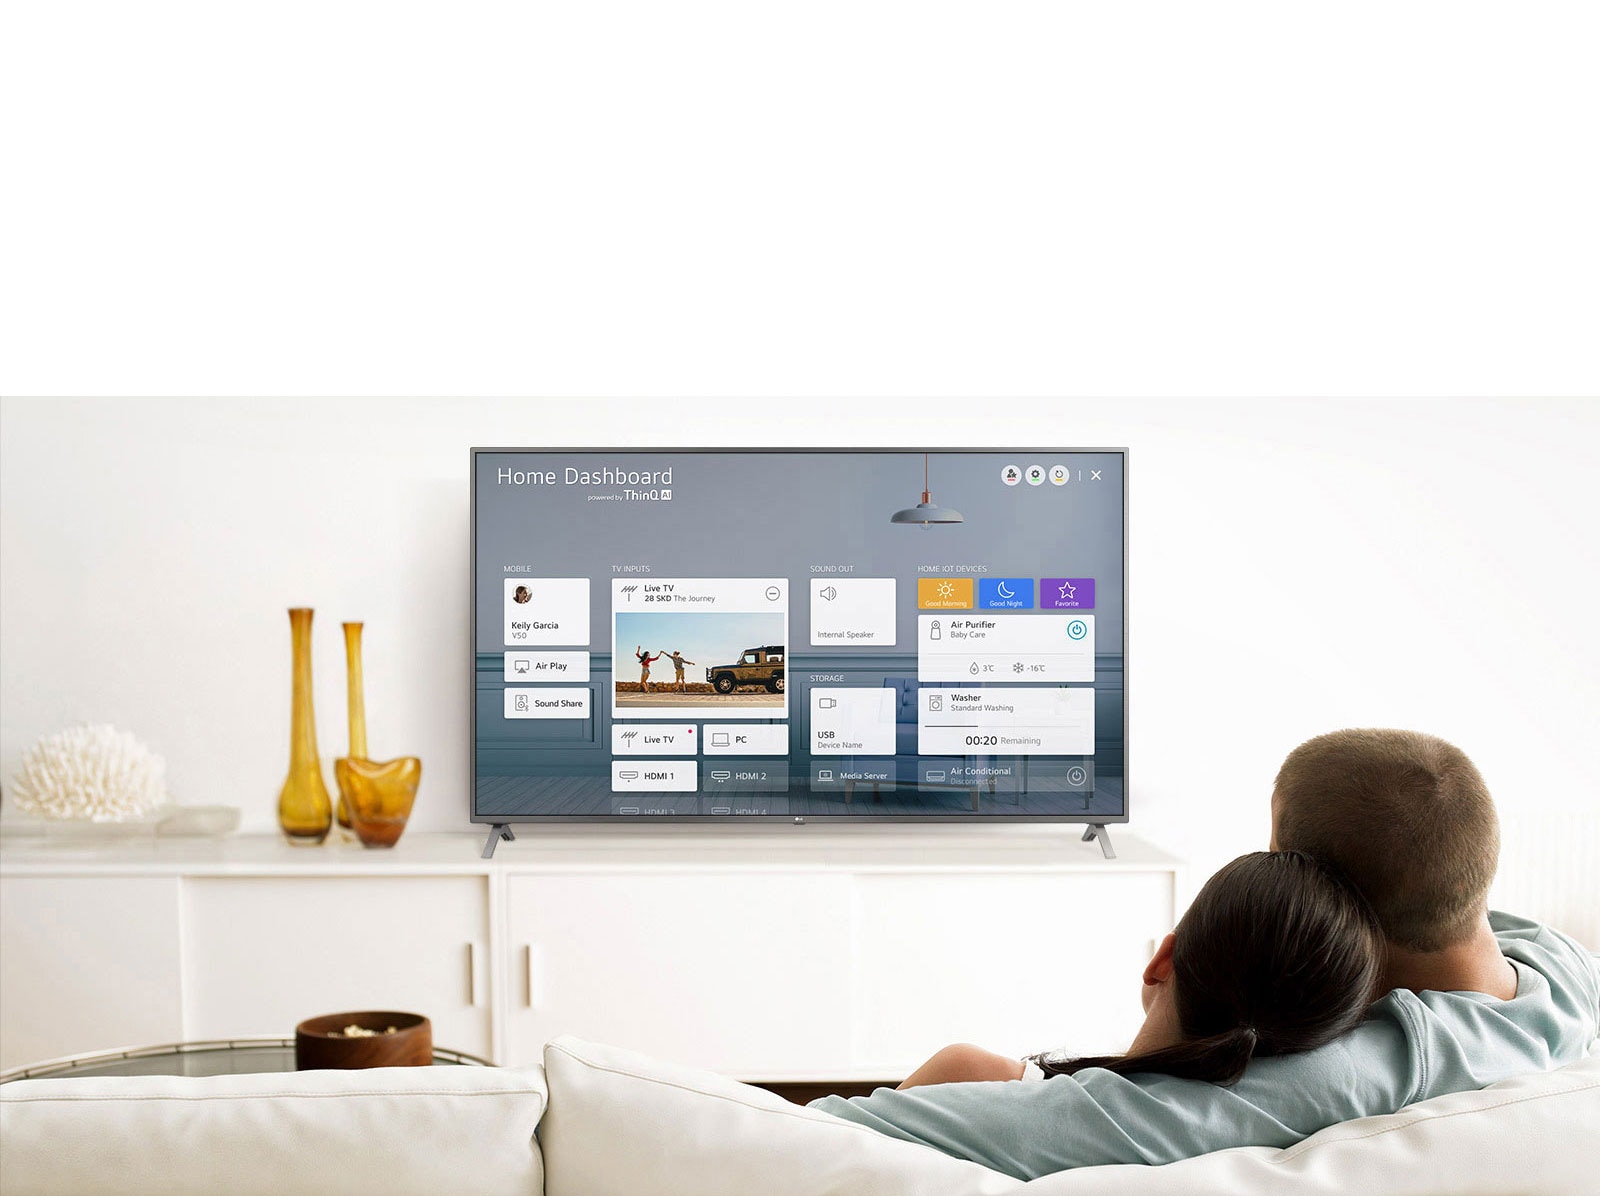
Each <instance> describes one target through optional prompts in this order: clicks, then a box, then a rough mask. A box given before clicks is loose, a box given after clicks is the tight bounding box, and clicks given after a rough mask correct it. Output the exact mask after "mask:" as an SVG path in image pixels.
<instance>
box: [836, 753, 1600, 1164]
mask: <svg viewBox="0 0 1600 1196" xmlns="http://www.w3.org/2000/svg"><path fill="white" fill-rule="evenodd" d="M1272 811H1273V831H1272V845H1273V847H1275V848H1281V849H1284V850H1291V849H1293V850H1302V851H1307V852H1310V853H1312V854H1315V855H1317V856H1318V857H1320V858H1322V859H1324V860H1326V861H1328V862H1330V863H1332V864H1334V865H1335V866H1337V867H1338V868H1340V869H1341V870H1342V871H1344V872H1345V873H1346V874H1347V875H1348V876H1349V877H1350V878H1351V879H1352V880H1353V881H1354V882H1355V883H1356V884H1357V885H1358V886H1359V887H1361V889H1362V890H1363V892H1364V893H1365V894H1366V896H1367V898H1368V901H1369V902H1370V904H1371V905H1372V907H1373V909H1374V912H1375V913H1376V914H1377V916H1378V920H1379V922H1380V924H1381V925H1382V927H1383V929H1384V934H1385V937H1386V940H1387V942H1386V946H1385V955H1386V958H1385V961H1384V966H1385V974H1386V977H1387V979H1388V981H1389V983H1390V984H1391V985H1392V986H1393V988H1392V991H1390V992H1388V993H1387V994H1386V995H1385V996H1383V997H1381V998H1380V999H1379V1000H1377V1001H1375V1002H1374V1003H1373V1004H1372V1006H1371V1007H1370V1008H1369V1011H1368V1019H1367V1021H1365V1022H1364V1023H1363V1024H1362V1025H1360V1026H1358V1027H1357V1028H1356V1029H1355V1030H1353V1031H1351V1032H1350V1033H1349V1034H1347V1035H1345V1036H1344V1037H1343V1038H1340V1039H1337V1040H1335V1041H1334V1042H1332V1043H1329V1044H1328V1045H1326V1046H1323V1047H1319V1048H1317V1049H1316V1050H1314V1051H1307V1052H1305V1053H1303V1054H1297V1055H1282V1056H1271V1057H1257V1058H1254V1059H1252V1060H1251V1062H1250V1065H1249V1067H1248V1068H1247V1070H1246V1072H1245V1075H1244V1077H1243V1078H1242V1079H1241V1080H1240V1081H1239V1082H1238V1083H1237V1084H1235V1085H1233V1086H1232V1087H1230V1088H1223V1087H1218V1086H1216V1085H1212V1084H1206V1083H1202V1082H1199V1081H1194V1080H1181V1079H1176V1078H1174V1077H1171V1076H1163V1075H1146V1074H1134V1075H1128V1076H1122V1075H1117V1074H1114V1073H1112V1072H1109V1071H1105V1070H1102V1069H1097V1068H1091V1069H1086V1070H1084V1071H1080V1072H1078V1073H1077V1074H1075V1075H1071V1076H1057V1077H1053V1078H1051V1079H1048V1080H1044V1081H1043V1082H1038V1083H981V1082H979V1083H974V1082H970V1081H986V1080H987V1081H992V1080H1018V1079H1022V1078H1024V1076H1025V1074H1026V1073H1027V1071H1028V1065H1027V1064H1025V1063H1024V1062H1021V1061H1018V1060H1015V1059H1007V1058H1004V1057H1002V1056H998V1055H994V1054H991V1053H990V1052H987V1051H983V1050H981V1049H980V1048H977V1047H973V1046H969V1045H966V1044H961V1045H958V1046H954V1047H947V1048H945V1049H944V1050H943V1051H940V1052H939V1053H938V1054H936V1055H935V1056H934V1057H933V1058H932V1059H930V1060H929V1061H928V1062H927V1063H926V1064H924V1065H923V1066H922V1067H921V1068H919V1069H918V1070H917V1071H916V1072H915V1073H914V1074H913V1075H912V1076H911V1078H910V1079H908V1080H907V1081H906V1085H907V1087H906V1088H905V1089H904V1090H890V1089H879V1090H878V1091H877V1092H875V1093H874V1094H873V1095H872V1096H870V1097H856V1098H854V1099H852V1100H849V1101H846V1100H843V1099H841V1098H839V1097H824V1098H823V1099H822V1100H820V1101H815V1102H813V1105H814V1107H816V1108H819V1109H823V1110H825V1111H826V1112H829V1113H833V1114H835V1115H837V1116H840V1117H845V1118H848V1119H849V1120H852V1121H857V1122H860V1123H862V1124H864V1125H868V1126H871V1127H872V1128H874V1129H878V1130H880V1131H882V1132H884V1133H887V1134H891V1135H893V1136H895V1137H899V1138H905V1139H908V1140H910V1141H913V1142H922V1143H924V1144H926V1145H930V1146H933V1147H935V1148H937V1149H939V1150H942V1151H944V1152H945V1153H947V1154H952V1155H955V1156H956V1157H959V1158H968V1159H973V1160H975V1161H977V1162H980V1163H983V1164H984V1165H986V1166H989V1167H991V1168H994V1169H995V1170H998V1171H1003V1172H1006V1173H1007V1174H1010V1175H1014V1176H1016V1177H1018V1178H1021V1179H1032V1178H1035V1177H1037V1176H1039V1175H1046V1174H1049V1173H1051V1172H1053V1171H1060V1170H1065V1169H1067V1168H1069V1167H1081V1166H1090V1165H1095V1164H1102V1163H1152V1164H1159V1163H1169V1162H1175V1161H1177V1160H1179V1159H1184V1158H1190V1157H1192V1156H1194V1155H1200V1154H1207V1153H1210V1152H1211V1151H1214V1150H1221V1149H1224V1148H1226V1147H1231V1146H1278V1147H1283V1146H1289V1145H1292V1144H1293V1143H1295V1142H1298V1141H1300V1140H1301V1139H1302V1138H1305V1137H1307V1136H1309V1135H1310V1134H1313V1133H1315V1132H1316V1131H1317V1130H1319V1129H1322V1128H1323V1127H1325V1126H1329V1125H1334V1124H1336V1123H1338V1122H1341V1121H1348V1120H1351V1119H1353V1118H1357V1117H1368V1116H1375V1115H1377V1114H1382V1113H1392V1112H1394V1111H1395V1110H1397V1109H1400V1108H1402V1107H1404V1106H1405V1105H1408V1104H1414V1103H1415V1102H1417V1101H1420V1100H1426V1099H1428V1098H1430V1097H1434V1096H1440V1095H1443V1094H1445V1093H1447V1092H1461V1091H1467V1090H1471V1089H1477V1088H1482V1087H1485V1086H1487V1085H1489V1084H1492V1083H1495V1082H1496V1081H1498V1080H1503V1079H1507V1078H1509V1077H1511V1076H1514V1075H1519V1074H1523V1073H1527V1072H1536V1071H1543V1070H1546V1069H1548V1068H1551V1067H1557V1066H1560V1065H1561V1064H1564V1063H1570V1062H1572V1061H1574V1060H1576V1059H1579V1058H1581V1057H1582V1056H1583V1054H1584V1053H1585V1051H1586V1050H1587V1048H1588V1045H1589V1043H1590V1042H1592V1041H1593V1040H1594V1038H1595V1036H1596V1034H1597V1033H1600V977H1597V975H1596V973H1595V969H1594V966H1593V964H1592V962H1591V961H1590V958H1589V955H1588V953H1587V952H1585V951H1584V950H1583V949H1582V948H1581V947H1579V946H1578V945H1577V944H1576V943H1574V942H1572V940H1570V939H1568V938H1566V936H1564V935H1562V934H1560V933H1558V932H1556V931H1553V930H1550V929H1549V928H1547V927H1542V926H1539V925H1538V924H1536V923H1533V922H1528V921H1526V920H1524V919H1520V918H1513V917H1509V916H1507V915H1503V914H1490V913H1489V911H1488V900H1487V899H1488V890H1489V883H1490V881H1491V880H1493V878H1494V870H1495V864H1496V862H1497V858H1498V853H1499V829H1498V822H1497V820H1496V818H1495V813H1494V803H1493V802H1492V800H1491V799H1490V797H1489V793H1488V789H1487V787H1486V786H1485V785H1484V783H1483V778H1482V777H1481V776H1480V775H1479V774H1478V771H1477V769H1476V768H1474V767H1473V765H1472V762H1471V761H1470V760H1468V759H1467V757H1466V756H1465V755H1464V754H1463V753H1462V752H1461V751H1460V750H1459V749H1457V748H1455V747H1452V746H1451V745H1450V744H1448V743H1445V742H1444V741H1443V740H1441V739H1436V738H1434V737H1433V736H1429V735H1421V734H1418V733H1416V732H1410V731H1388V730H1361V731H1338V732H1334V733H1333V734H1331V735H1323V736H1319V737H1318V738H1316V739H1313V740H1310V741H1308V742H1307V743H1304V744H1302V745H1301V746H1300V747H1298V748H1296V749H1295V750H1294V751H1293V752H1291V753H1290V754H1289V756H1288V758H1287V759H1286V760H1285V761H1284V763H1283V767H1282V768H1281V769H1280V770H1279V773H1278V778H1277V781H1276V784H1275V786H1274V792H1273V798H1272ZM1163 966H1165V967H1168V968H1170V953H1166V963H1165V964H1163V962H1162V953H1158V955H1157V958H1156V959H1154V960H1152V961H1151V963H1150V965H1149V967H1148V968H1147V969H1146V977H1145V979H1146V982H1147V983H1155V982H1158V981H1160V980H1164V979H1167V978H1169V977H1165V976H1152V975H1151V973H1152V971H1153V970H1159V969H1160V968H1161V967H1163ZM1025 976H1026V971H1025V969H1024V970H1022V971H1019V982H1025V980H1023V979H1022V978H1024V977H1025ZM1034 1070H1035V1071H1037V1069H1036V1068H1035V1069H1034Z"/></svg>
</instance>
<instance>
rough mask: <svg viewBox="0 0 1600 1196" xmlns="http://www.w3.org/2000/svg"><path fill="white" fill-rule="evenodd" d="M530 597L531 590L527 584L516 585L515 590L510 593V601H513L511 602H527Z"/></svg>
mask: <svg viewBox="0 0 1600 1196" xmlns="http://www.w3.org/2000/svg"><path fill="white" fill-rule="evenodd" d="M532 597H533V591H532V590H530V589H529V588H528V587H527V586H518V587H517V588H516V591H515V592H514V593H513V594H512V595H511V601H513V602H527V601H528V600H529V599H530V598H532Z"/></svg>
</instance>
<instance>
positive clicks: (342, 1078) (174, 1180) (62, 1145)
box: [0, 1067, 546, 1196]
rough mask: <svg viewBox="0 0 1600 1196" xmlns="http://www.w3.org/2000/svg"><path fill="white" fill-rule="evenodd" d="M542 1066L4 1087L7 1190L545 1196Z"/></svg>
mask: <svg viewBox="0 0 1600 1196" xmlns="http://www.w3.org/2000/svg"><path fill="white" fill-rule="evenodd" d="M545 1097H546V1089H545V1084H544V1076H543V1074H542V1072H540V1071H539V1070H537V1069H533V1070H527V1071H512V1070H505V1069H500V1068H487V1067H389V1068H373V1069H370V1070H367V1071H304V1072H288V1073H265V1074H254V1075H230V1076H205V1077H185V1076H125V1077H123V1076H119V1077H101V1078H96V1077H91V1076H80V1077H77V1078H73V1079H58V1080H17V1081H14V1082H12V1083H10V1084H6V1085H5V1086H3V1087H0V1191H3V1192H5V1193H6V1196H36V1194H37V1196H42V1194H44V1193H73V1194H75V1196H81V1194H82V1193H85V1192H97V1193H100V1192H105V1193H151V1194H152V1196H154V1194H156V1193H160V1194H161V1196H180V1194H187V1193H195V1194H197V1196H198V1194H199V1193H207V1194H210V1193H217V1192H228V1193H230V1194H244V1193H261V1194H262V1196H268V1194H271V1196H286V1194H292V1193H308V1192H335V1191H337V1192H349V1193H373V1194H374V1196H376V1194H378V1193H382V1194H383V1196H401V1194H409V1193H416V1194H417V1196H437V1194H438V1193H440V1192H472V1193H475V1194H477V1196H490V1194H493V1196H501V1194H504V1196H513V1194H515V1196H537V1194H538V1192H539V1191H540V1185H541V1182H542V1167H541V1160H540V1156H539V1147H538V1144H537V1143H536V1142H535V1140H534V1130H535V1127H536V1126H537V1125H538V1123H539V1117H540V1115H541V1114H542V1113H543V1112H544V1107H545Z"/></svg>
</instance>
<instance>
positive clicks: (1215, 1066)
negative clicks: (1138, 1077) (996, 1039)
mask: <svg viewBox="0 0 1600 1196" xmlns="http://www.w3.org/2000/svg"><path fill="white" fill-rule="evenodd" d="M1256 1041H1257V1034H1256V1030H1255V1027H1254V1026H1235V1027H1234V1028H1233V1029H1232V1030H1229V1031H1226V1032H1225V1033H1222V1034H1213V1035H1211V1036H1210V1037H1209V1038H1191V1039H1189V1040H1187V1041H1185V1042H1180V1043H1178V1044H1177V1045H1176V1046H1169V1047H1162V1048H1161V1049H1159V1050H1154V1051H1141V1052H1139V1054H1137V1055H1091V1056H1088V1057H1086V1058H1082V1059H1051V1058H1050V1057H1049V1055H1048V1054H1044V1055H1034V1056H1033V1057H1032V1061H1033V1062H1034V1063H1037V1064H1038V1065H1039V1070H1040V1071H1042V1072H1044V1074H1045V1075H1046V1076H1070V1075H1072V1074H1073V1073H1074V1072H1079V1071H1082V1070H1083V1069H1084V1068H1086V1067H1099V1068H1103V1069H1104V1070H1106V1071H1114V1072H1116V1073H1118V1074H1119V1075H1129V1074H1131V1073H1133V1072H1141V1071H1144V1072H1159V1073H1160V1074H1161V1075H1166V1076H1177V1077H1178V1078H1179V1079H1183V1080H1205V1081H1207V1082H1209V1083H1212V1084H1223V1085H1228V1084H1232V1083H1235V1082H1236V1081H1237V1080H1238V1079H1239V1077H1240V1076H1242V1075H1244V1069H1245V1067H1246V1065H1248V1064H1249V1062H1250V1057H1251V1056H1252V1055H1254V1054H1255V1050H1256Z"/></svg>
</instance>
